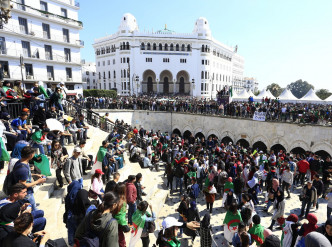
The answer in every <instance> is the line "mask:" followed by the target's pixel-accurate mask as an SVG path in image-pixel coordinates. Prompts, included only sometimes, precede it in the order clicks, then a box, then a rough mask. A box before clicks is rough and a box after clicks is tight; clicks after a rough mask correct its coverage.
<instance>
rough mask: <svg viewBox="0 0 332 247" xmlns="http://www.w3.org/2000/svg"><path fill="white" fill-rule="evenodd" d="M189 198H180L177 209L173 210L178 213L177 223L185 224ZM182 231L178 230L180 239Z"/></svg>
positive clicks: (183, 196) (184, 196)
mask: <svg viewBox="0 0 332 247" xmlns="http://www.w3.org/2000/svg"><path fill="white" fill-rule="evenodd" d="M189 201H190V200H189V198H188V197H187V196H186V195H182V196H181V202H180V205H179V207H178V208H177V209H176V210H175V211H177V212H178V213H179V221H180V222H187V215H188V208H189V203H190V202H189ZM182 233H183V229H182V228H181V229H180V234H179V237H182Z"/></svg>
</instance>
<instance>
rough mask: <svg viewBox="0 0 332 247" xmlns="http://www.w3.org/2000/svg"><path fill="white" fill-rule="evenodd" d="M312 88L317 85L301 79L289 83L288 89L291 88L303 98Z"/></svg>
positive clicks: (296, 95) (297, 95)
mask: <svg viewBox="0 0 332 247" xmlns="http://www.w3.org/2000/svg"><path fill="white" fill-rule="evenodd" d="M311 88H312V89H314V88H315V87H314V86H313V85H311V84H310V83H308V82H307V81H302V80H301V79H300V80H297V81H296V82H292V83H291V84H289V85H287V89H289V90H290V91H291V92H292V94H294V96H295V97H297V98H299V99H300V98H302V97H303V96H304V95H305V94H306V93H307V92H308V91H309V90H310V89H311Z"/></svg>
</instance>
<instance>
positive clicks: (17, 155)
mask: <svg viewBox="0 0 332 247" xmlns="http://www.w3.org/2000/svg"><path fill="white" fill-rule="evenodd" d="M28 145H29V143H28V142H27V141H23V140H22V141H18V142H17V143H16V144H15V146H14V148H13V151H12V153H11V154H10V161H9V164H8V172H11V171H12V170H13V168H14V165H15V164H16V162H17V161H19V160H20V159H21V151H22V149H23V148H24V147H25V146H28Z"/></svg>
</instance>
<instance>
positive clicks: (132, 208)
mask: <svg viewBox="0 0 332 247" xmlns="http://www.w3.org/2000/svg"><path fill="white" fill-rule="evenodd" d="M128 206H129V208H128V224H130V225H132V224H133V219H132V218H133V214H134V213H135V211H136V202H134V203H128Z"/></svg>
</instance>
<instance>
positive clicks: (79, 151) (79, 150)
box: [74, 147, 82, 153]
mask: <svg viewBox="0 0 332 247" xmlns="http://www.w3.org/2000/svg"><path fill="white" fill-rule="evenodd" d="M74 152H75V153H82V150H81V148H79V147H75V148H74Z"/></svg>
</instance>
